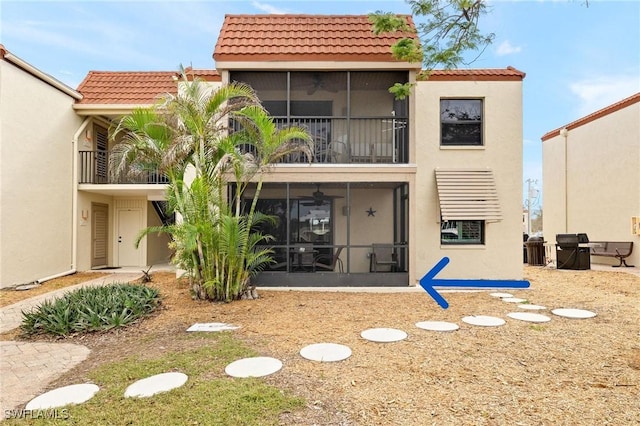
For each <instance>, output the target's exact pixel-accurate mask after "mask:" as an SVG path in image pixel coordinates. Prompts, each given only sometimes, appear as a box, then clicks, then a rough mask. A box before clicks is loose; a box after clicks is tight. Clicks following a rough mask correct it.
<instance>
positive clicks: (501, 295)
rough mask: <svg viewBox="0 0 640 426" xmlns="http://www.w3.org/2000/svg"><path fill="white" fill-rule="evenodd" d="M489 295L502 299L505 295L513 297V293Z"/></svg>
mask: <svg viewBox="0 0 640 426" xmlns="http://www.w3.org/2000/svg"><path fill="white" fill-rule="evenodd" d="M489 296H491V297H499V298H500V299H502V298H504V297H513V294H511V293H489Z"/></svg>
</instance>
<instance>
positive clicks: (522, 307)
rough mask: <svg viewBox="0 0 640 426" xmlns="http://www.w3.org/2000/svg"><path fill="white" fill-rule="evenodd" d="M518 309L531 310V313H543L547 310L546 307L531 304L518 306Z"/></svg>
mask: <svg viewBox="0 0 640 426" xmlns="http://www.w3.org/2000/svg"><path fill="white" fill-rule="evenodd" d="M518 308H521V309H529V310H531V311H542V310H544V309H547V308H546V306H542V305H532V304H529V303H522V304H519V305H518Z"/></svg>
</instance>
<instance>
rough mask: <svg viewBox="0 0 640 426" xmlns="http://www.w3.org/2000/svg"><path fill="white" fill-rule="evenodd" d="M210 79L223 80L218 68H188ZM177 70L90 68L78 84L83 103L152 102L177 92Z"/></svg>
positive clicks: (80, 102)
mask: <svg viewBox="0 0 640 426" xmlns="http://www.w3.org/2000/svg"><path fill="white" fill-rule="evenodd" d="M186 71H187V73H189V72H193V74H194V75H195V76H197V77H199V78H201V79H203V80H206V81H221V78H220V74H219V73H218V72H217V71H215V70H190V69H187V70H186ZM177 75H178V73H177V72H175V71H121V72H118V71H90V72H89V74H87V76H86V77H85V79H84V80H83V81H82V83H80V85H79V86H78V92H80V93H81V94H82V96H83V98H82V100H81V101H79V102H77V104H80V105H87V104H95V105H107V104H108V105H150V104H153V103H154V102H155V101H156V100H157V98H158V96H160V95H162V94H164V93H176V82H175V80H174V78H175V77H176V76H177Z"/></svg>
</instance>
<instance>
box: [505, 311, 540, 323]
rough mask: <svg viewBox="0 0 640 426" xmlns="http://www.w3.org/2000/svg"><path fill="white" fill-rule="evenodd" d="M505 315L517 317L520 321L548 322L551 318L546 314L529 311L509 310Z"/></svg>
mask: <svg viewBox="0 0 640 426" xmlns="http://www.w3.org/2000/svg"><path fill="white" fill-rule="evenodd" d="M507 316H508V317H509V318H513V319H517V320H520V321H528V322H549V321H551V318H549V317H548V316H546V315H541V314H534V313H531V312H511V313H508V314H507Z"/></svg>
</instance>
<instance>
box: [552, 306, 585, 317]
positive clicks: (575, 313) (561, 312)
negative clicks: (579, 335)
mask: <svg viewBox="0 0 640 426" xmlns="http://www.w3.org/2000/svg"><path fill="white" fill-rule="evenodd" d="M551 313H553V314H554V315H558V316H559V317H565V318H574V319H585V318H593V317H595V316H596V313H595V312H591V311H587V310H584V309H573V308H561V309H553V310H552V311H551Z"/></svg>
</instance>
